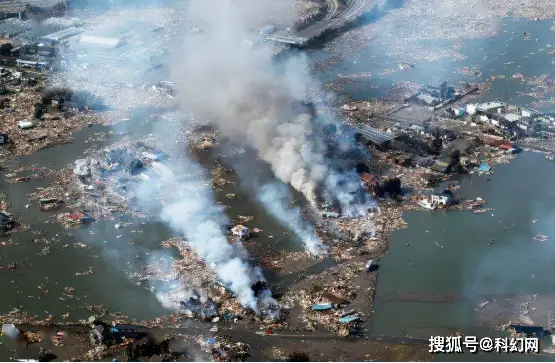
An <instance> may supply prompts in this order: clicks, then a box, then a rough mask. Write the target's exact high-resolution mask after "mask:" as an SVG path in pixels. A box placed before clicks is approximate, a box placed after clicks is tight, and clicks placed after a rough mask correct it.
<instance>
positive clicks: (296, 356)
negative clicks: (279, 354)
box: [287, 352, 310, 362]
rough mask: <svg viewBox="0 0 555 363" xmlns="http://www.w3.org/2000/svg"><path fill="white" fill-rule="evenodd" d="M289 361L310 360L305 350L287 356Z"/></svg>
mask: <svg viewBox="0 0 555 363" xmlns="http://www.w3.org/2000/svg"><path fill="white" fill-rule="evenodd" d="M287 361H288V362H310V359H309V357H308V354H306V353H304V352H293V353H290V354H289V356H288V357H287Z"/></svg>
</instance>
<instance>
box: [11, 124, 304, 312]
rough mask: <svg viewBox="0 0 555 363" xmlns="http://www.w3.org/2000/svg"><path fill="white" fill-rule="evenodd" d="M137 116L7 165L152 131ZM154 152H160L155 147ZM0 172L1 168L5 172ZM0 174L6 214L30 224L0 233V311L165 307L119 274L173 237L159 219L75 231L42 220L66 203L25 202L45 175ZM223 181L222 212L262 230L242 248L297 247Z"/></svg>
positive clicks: (273, 274) (242, 192)
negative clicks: (17, 179) (21, 178)
mask: <svg viewBox="0 0 555 363" xmlns="http://www.w3.org/2000/svg"><path fill="white" fill-rule="evenodd" d="M143 115H144V114H143ZM144 119H145V118H144V117H141V114H137V116H136V117H135V118H133V119H131V120H129V121H124V122H121V123H120V124H118V125H116V126H114V127H113V128H108V127H102V126H93V127H90V128H85V129H83V130H81V131H79V132H77V133H76V134H75V135H74V143H71V144H66V145H61V146H58V147H53V148H49V149H46V150H42V151H40V152H38V153H35V154H33V155H30V156H24V157H20V158H18V159H17V160H16V161H15V164H16V165H17V166H25V165H27V166H29V165H37V166H40V167H48V168H51V169H53V170H60V169H61V168H63V167H66V166H68V165H70V164H72V163H73V161H74V160H75V159H78V158H80V157H82V156H83V152H84V150H85V148H89V147H93V146H95V147H98V148H101V147H104V146H107V145H109V144H110V143H111V142H113V141H116V140H117V138H118V136H117V135H115V136H111V137H108V138H107V139H106V140H104V141H102V142H95V143H94V144H93V143H85V140H87V139H88V138H89V137H90V136H92V135H94V134H96V133H100V132H107V131H110V130H114V131H123V132H126V131H129V130H130V129H131V128H133V137H134V138H137V139H140V137H141V135H146V134H148V133H150V132H152V130H154V129H155V128H156V125H155V124H154V122H145V121H143V120H144ZM162 150H163V151H165V150H164V148H163V147H162ZM214 159H221V158H219V156H218V155H217V154H216V153H214V154H204V155H203V156H202V157H199V159H198V162H199V163H200V164H201V165H203V166H204V167H206V168H207V169H211V168H212V167H213V160H214ZM224 161H225V160H224ZM253 163H255V164H256V160H253ZM255 164H254V165H255ZM266 168H267V167H266ZM256 170H259V171H260V174H266V175H267V174H268V171H267V170H266V169H265V165H259V166H258V167H257V168H256ZM6 173H9V170H8V171H7V172H6ZM6 173H4V174H2V179H0V191H1V192H3V193H4V194H5V195H6V196H7V197H8V199H9V200H10V201H11V203H12V208H11V209H10V212H11V213H13V214H14V215H15V216H16V219H18V220H21V221H22V222H23V223H25V224H28V225H30V228H29V229H28V230H26V231H23V232H20V233H13V234H11V235H9V236H4V237H0V242H8V241H11V242H13V245H11V246H0V266H4V269H0V274H1V275H2V278H0V289H1V290H2V292H3V298H2V299H0V311H3V312H8V311H10V310H11V309H14V308H20V309H23V310H24V311H28V312H32V313H35V314H37V315H38V316H39V318H44V317H47V316H48V315H53V316H55V317H58V318H59V317H60V316H61V315H62V314H65V313H70V317H69V318H68V319H69V320H72V321H75V320H76V319H79V318H84V317H87V316H88V314H87V312H86V311H85V310H84V309H83V307H84V306H85V304H90V305H94V304H102V305H105V306H106V307H107V308H108V309H110V310H111V311H120V312H122V313H124V314H127V315H129V316H131V317H133V318H135V319H148V318H153V317H155V316H160V315H163V314H164V313H166V312H167V311H166V310H164V309H163V307H162V306H161V305H160V304H159V302H158V301H157V300H156V299H155V297H154V294H152V293H151V292H150V291H148V290H146V289H144V288H141V287H139V286H137V285H136V284H135V283H134V282H131V281H130V280H129V279H128V278H127V275H126V273H128V272H133V271H135V269H136V268H137V267H139V266H141V265H144V263H145V261H146V259H147V258H148V256H149V255H150V254H151V253H153V251H156V250H160V249H161V247H160V246H159V243H160V242H162V241H163V240H165V239H168V238H169V237H171V236H173V233H172V231H170V230H169V229H168V227H167V226H166V225H165V224H163V223H161V222H157V221H155V220H154V221H153V220H141V219H137V218H134V217H131V216H118V217H117V219H118V220H121V221H125V222H130V223H131V225H130V226H129V227H126V228H124V229H121V230H118V229H116V228H115V227H114V224H115V223H116V222H115V221H99V222H95V223H93V224H92V225H90V226H88V227H84V228H80V229H78V230H64V229H62V228H61V227H60V225H59V224H58V223H56V222H55V221H49V218H52V217H54V216H55V215H56V214H58V213H63V212H67V211H69V210H68V209H62V210H58V211H52V212H40V211H39V209H38V206H36V205H35V204H34V203H32V204H31V205H30V207H29V208H26V205H27V204H29V202H28V194H29V193H32V192H34V191H36V188H40V187H45V186H46V184H47V181H46V180H42V179H31V180H30V181H29V182H27V183H16V184H11V183H8V182H7V181H6V179H7V178H6V177H5V174H6ZM257 174H258V173H257ZM253 177H254V175H253ZM226 179H227V180H229V181H231V183H230V184H227V185H225V186H224V187H222V188H221V189H220V190H218V191H217V192H216V193H215V198H216V200H217V201H218V202H220V203H222V204H224V205H227V209H226V213H227V215H228V216H229V218H230V219H236V218H237V217H238V215H244V216H251V215H252V216H255V219H254V221H252V222H249V223H247V224H246V225H247V226H249V227H251V228H252V227H257V228H260V229H261V230H262V232H261V233H260V236H259V237H257V238H253V239H251V240H249V242H248V243H247V248H248V249H249V250H251V252H252V253H253V254H258V255H259V254H260V253H263V252H264V250H265V249H268V248H269V249H270V250H283V251H299V250H302V244H301V243H300V241H299V240H298V238H297V237H296V236H295V235H294V234H293V233H292V232H291V231H289V230H288V228H286V227H284V226H282V225H281V224H280V223H279V222H277V221H276V220H275V219H274V218H273V217H271V216H269V215H268V213H266V211H265V210H264V208H263V207H262V206H261V205H260V204H259V203H258V201H257V200H256V199H255V197H254V196H252V193H251V190H250V189H249V186H248V185H245V183H243V182H242V181H241V180H240V179H239V178H238V177H237V176H236V175H233V174H231V175H229V176H227V177H226ZM228 193H234V194H236V195H238V197H239V199H238V200H231V199H228V198H226V194H228ZM61 197H63V196H61ZM33 232H37V233H38V232H40V235H34V234H33ZM76 242H83V243H85V244H87V245H88V246H90V249H84V248H80V247H74V246H73V244H74V243H76ZM12 262H16V263H17V264H18V269H17V270H15V271H10V270H8V269H6V268H5V266H7V265H8V264H9V263H12ZM89 269H90V270H92V271H93V272H94V273H93V274H91V275H85V276H76V273H82V272H85V271H87V270H89ZM265 272H266V275H267V277H268V282H269V283H270V284H271V285H272V284H276V283H279V284H280V285H282V284H284V283H285V284H286V283H287V282H288V281H291V280H292V278H293V277H294V276H291V275H283V274H282V273H281V272H279V271H273V270H267V271H265ZM39 286H40V288H39ZM66 287H71V288H75V293H74V295H75V297H74V298H71V299H66V298H65V297H64V296H63V295H64V288H66ZM46 290H48V291H47V293H45V291H46ZM61 299H64V300H61Z"/></svg>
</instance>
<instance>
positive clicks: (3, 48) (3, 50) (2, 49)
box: [0, 43, 13, 57]
mask: <svg viewBox="0 0 555 363" xmlns="http://www.w3.org/2000/svg"><path fill="white" fill-rule="evenodd" d="M12 49H13V45H12V44H11V43H4V44H2V45H0V55H3V56H6V57H8V56H10V55H11V54H12Z"/></svg>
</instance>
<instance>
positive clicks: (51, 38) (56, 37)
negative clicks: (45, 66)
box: [39, 26, 83, 46]
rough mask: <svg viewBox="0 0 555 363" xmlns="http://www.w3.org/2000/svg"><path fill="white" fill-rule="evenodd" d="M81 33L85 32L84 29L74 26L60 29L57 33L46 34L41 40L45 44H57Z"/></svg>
mask: <svg viewBox="0 0 555 363" xmlns="http://www.w3.org/2000/svg"><path fill="white" fill-rule="evenodd" d="M81 33H83V29H81V28H76V27H73V26H72V27H70V28H67V29H63V30H59V31H57V32H55V33H51V34H48V35H45V36H43V37H42V38H40V39H39V42H40V43H43V44H45V45H50V46H56V45H58V44H59V43H61V42H62V41H64V40H66V39H68V38H71V37H74V36H76V35H79V34H81Z"/></svg>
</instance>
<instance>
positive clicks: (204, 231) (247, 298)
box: [137, 157, 263, 311]
mask: <svg viewBox="0 0 555 363" xmlns="http://www.w3.org/2000/svg"><path fill="white" fill-rule="evenodd" d="M152 168H153V171H154V172H155V174H156V176H154V177H153V178H150V179H147V180H145V182H144V183H143V184H142V185H141V191H140V192H139V193H138V194H137V195H138V196H139V197H140V198H146V199H143V200H141V202H142V203H143V204H150V203H153V200H152V196H153V194H152V190H157V193H155V194H156V196H157V198H159V199H161V202H162V205H163V208H162V211H161V218H162V220H164V221H166V222H167V223H168V224H169V225H170V226H171V227H172V228H173V229H174V230H175V231H176V232H178V233H179V234H182V235H184V236H185V237H186V239H187V242H188V243H189V244H190V245H191V246H192V247H193V249H194V250H195V252H196V253H197V254H198V256H199V257H200V258H201V259H203V260H204V261H205V263H207V264H209V265H211V266H212V267H213V268H214V270H215V271H216V273H217V274H218V277H219V279H220V280H221V281H222V282H223V283H224V284H225V285H227V286H228V287H229V289H230V290H231V291H233V292H234V293H235V294H236V296H237V299H238V300H239V301H240V302H241V304H242V305H243V306H245V307H248V308H251V309H253V310H254V311H258V307H257V299H256V297H255V296H254V292H253V290H252V289H251V286H252V285H253V284H254V283H256V282H257V281H259V280H262V281H263V277H262V276H261V274H260V271H259V270H258V269H255V268H253V267H252V266H250V265H249V264H248V263H247V262H245V261H246V260H247V256H246V252H245V251H244V249H243V248H242V246H241V244H240V242H239V241H236V242H235V243H234V244H230V243H229V242H228V240H227V237H226V232H225V231H224V227H225V224H226V222H227V221H228V219H227V217H226V216H225V214H224V213H223V210H222V208H221V207H219V206H217V205H216V204H215V202H214V200H213V198H212V194H211V190H210V186H209V183H207V182H206V180H203V179H200V178H198V177H197V178H191V177H189V176H190V175H195V174H196V173H195V172H194V171H195V169H196V168H195V165H194V164H193V162H192V161H190V160H189V159H187V158H185V157H182V158H180V160H179V165H178V166H177V165H176V166H174V167H173V168H172V169H173V170H176V169H177V170H179V171H180V172H181V173H182V175H184V177H179V176H176V174H175V173H174V171H172V169H170V168H169V167H168V166H165V165H163V164H160V163H153V165H152ZM142 191H146V192H142Z"/></svg>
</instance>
